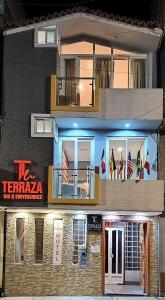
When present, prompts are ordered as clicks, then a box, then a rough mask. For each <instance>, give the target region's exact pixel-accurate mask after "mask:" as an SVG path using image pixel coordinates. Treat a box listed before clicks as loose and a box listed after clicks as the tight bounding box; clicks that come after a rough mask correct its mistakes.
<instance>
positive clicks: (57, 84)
mask: <svg viewBox="0 0 165 300" xmlns="http://www.w3.org/2000/svg"><path fill="white" fill-rule="evenodd" d="M97 87H98V77H96V79H95V78H91V77H90V78H89V77H88V78H87V77H86V78H84V77H83V78H80V77H74V78H66V77H60V78H56V76H55V75H52V76H51V110H52V111H72V112H74V111H80V112H83V111H84V112H88V111H89V112H90V111H92V112H93V111H98V92H99V90H98V88H97Z"/></svg>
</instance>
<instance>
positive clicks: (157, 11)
mask: <svg viewBox="0 0 165 300" xmlns="http://www.w3.org/2000/svg"><path fill="white" fill-rule="evenodd" d="M152 8H153V18H154V19H156V20H158V22H159V23H160V26H161V28H162V30H163V33H164V32H165V1H164V0H155V1H153V6H152ZM158 58H159V60H158V86H159V87H161V88H163V95H164V97H163V98H164V100H163V103H165V71H164V66H165V37H164V34H163V38H162V43H161V47H160V50H159V56H158ZM163 118H164V119H163V123H162V127H161V131H160V179H163V180H165V109H164V113H163ZM160 277H161V282H160V285H161V286H160V289H161V295H162V296H164V295H165V211H164V212H163V214H162V215H161V218H160Z"/></svg>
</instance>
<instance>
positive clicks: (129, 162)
mask: <svg viewBox="0 0 165 300" xmlns="http://www.w3.org/2000/svg"><path fill="white" fill-rule="evenodd" d="M132 174H133V163H132V159H131V152H130V151H129V153H128V160H127V177H128V179H130V178H131V176H132Z"/></svg>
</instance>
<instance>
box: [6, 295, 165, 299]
mask: <svg viewBox="0 0 165 300" xmlns="http://www.w3.org/2000/svg"><path fill="white" fill-rule="evenodd" d="M0 299H3V300H155V299H161V300H165V297H147V296H140V297H138V296H86V297H83V296H77V297H75V296H69V297H63V296H44V297H4V298H0Z"/></svg>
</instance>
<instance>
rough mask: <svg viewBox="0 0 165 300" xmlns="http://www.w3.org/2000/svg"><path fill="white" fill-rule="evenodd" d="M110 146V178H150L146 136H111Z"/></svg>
mask: <svg viewBox="0 0 165 300" xmlns="http://www.w3.org/2000/svg"><path fill="white" fill-rule="evenodd" d="M108 147H109V158H108V160H109V161H108V164H109V168H108V171H109V179H148V175H147V171H146V169H144V163H145V158H146V150H147V149H145V148H146V145H145V138H144V137H139V138H138V137H136V138H135V137H123V138H111V139H110V140H109V145H108ZM137 161H138V163H137Z"/></svg>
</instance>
